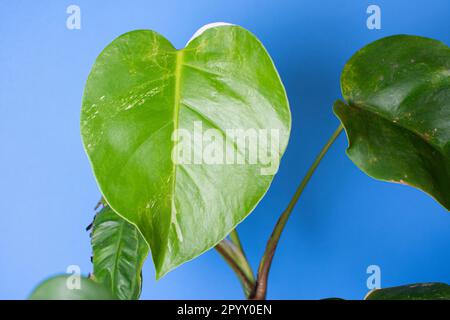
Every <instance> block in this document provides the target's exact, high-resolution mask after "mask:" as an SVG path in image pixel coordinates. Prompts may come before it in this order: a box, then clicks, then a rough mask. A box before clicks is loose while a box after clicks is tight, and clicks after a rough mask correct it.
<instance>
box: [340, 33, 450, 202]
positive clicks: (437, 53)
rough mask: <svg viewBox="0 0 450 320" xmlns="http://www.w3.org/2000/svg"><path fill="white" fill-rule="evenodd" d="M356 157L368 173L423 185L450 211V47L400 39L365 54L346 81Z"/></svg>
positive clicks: (345, 119)
mask: <svg viewBox="0 0 450 320" xmlns="http://www.w3.org/2000/svg"><path fill="white" fill-rule="evenodd" d="M341 87H342V93H343V96H344V98H345V100H346V101H347V104H345V103H343V102H341V101H337V102H336V104H335V105H334V111H335V113H336V115H337V116H338V117H339V119H340V120H341V121H342V123H343V125H344V127H345V130H346V133H347V137H348V140H349V147H348V149H347V154H348V156H349V157H350V159H351V160H352V161H353V162H354V163H355V164H356V165H357V166H358V167H359V168H360V169H362V170H363V171H364V172H365V173H367V174H368V175H370V176H372V177H374V178H377V179H380V180H386V181H391V182H397V183H402V184H407V185H411V186H414V187H417V188H419V189H421V190H423V191H425V192H426V193H428V194H430V195H431V196H433V197H434V198H435V199H436V200H437V201H438V202H439V203H441V204H442V205H443V206H444V207H445V208H447V210H449V209H450V48H449V47H447V46H446V45H445V44H443V43H441V42H439V41H436V40H432V39H427V38H422V37H416V36H406V35H399V36H392V37H388V38H384V39H381V40H378V41H376V42H374V43H372V44H369V45H368V46H366V47H364V48H363V49H361V50H360V51H359V52H357V53H356V54H355V55H354V56H353V57H352V58H351V59H350V60H349V62H348V63H347V64H346V66H345V68H344V71H343V73H342V78H341Z"/></svg>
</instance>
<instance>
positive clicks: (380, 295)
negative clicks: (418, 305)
mask: <svg viewBox="0 0 450 320" xmlns="http://www.w3.org/2000/svg"><path fill="white" fill-rule="evenodd" d="M365 300H450V286H449V285H447V284H445V283H417V284H411V285H406V286H399V287H392V288H386V289H377V290H373V291H371V292H369V294H368V295H367V296H366V297H365Z"/></svg>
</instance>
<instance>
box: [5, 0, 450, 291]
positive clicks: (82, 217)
mask: <svg viewBox="0 0 450 320" xmlns="http://www.w3.org/2000/svg"><path fill="white" fill-rule="evenodd" d="M70 4H77V5H79V6H80V7H81V19H82V29H81V30H68V29H67V28H66V25H65V23H66V18H67V14H66V8H67V6H68V5H70ZM369 4H378V5H379V6H380V7H381V10H382V29H381V30H368V29H367V27H366V19H367V17H368V15H367V14H366V8H367V6H368V5H369ZM449 18H450V2H449V1H446V0H442V1H439V0H433V1H411V0H409V1H399V0H397V1H375V0H374V1H370V2H368V1H360V0H358V1H356V0H354V1H334V0H333V1H331V0H330V1H317V0H310V1H275V0H271V1H262V0H257V1H253V0H251V1H248V0H247V1H243V0H239V1H230V0H227V1H217V0H215V1H213V0H204V1H167V0H164V1H145V0H142V1H131V0H127V1H87V0H86V1H81V0H78V1H74V2H68V1H39V2H38V1H35V2H31V1H8V2H7V1H2V2H1V4H0V111H1V113H0V168H1V169H0V172H1V175H0V298H6V299H13V298H17V299H22V298H26V297H27V295H28V294H29V293H30V292H31V290H32V289H33V287H34V286H35V285H36V284H37V283H39V282H40V281H41V280H42V279H44V278H46V277H48V276H50V275H52V274H55V273H62V272H65V270H66V268H67V266H69V265H72V264H77V265H79V266H80V267H81V270H82V272H83V273H84V274H87V273H88V272H89V271H90V270H91V263H90V260H89V258H90V254H91V249H90V244H89V236H88V233H87V232H86V231H85V230H84V229H85V227H86V226H87V225H88V224H89V223H90V222H91V220H92V218H93V215H94V211H93V207H94V205H95V203H96V202H97V201H98V199H99V198H100V194H99V191H98V189H97V186H96V184H95V181H94V178H93V176H92V173H91V170H90V167H89V163H88V160H87V158H86V156H85V154H84V151H83V148H82V145H81V139H80V134H79V113H80V104H81V97H82V92H83V87H84V83H85V80H86V78H87V76H88V73H89V70H90V68H91V66H92V64H93V62H94V60H95V58H96V56H97V55H98V54H99V53H100V52H101V50H102V49H103V48H104V47H105V46H106V45H107V44H108V43H109V42H111V41H112V40H113V39H114V38H115V37H117V36H118V35H120V34H122V33H124V32H127V31H130V30H133V29H142V28H145V29H154V30H157V31H158V32H160V33H161V34H163V35H165V36H166V37H167V38H168V39H170V40H171V41H172V43H174V45H175V46H177V47H182V46H184V44H185V43H186V41H187V40H188V39H189V38H190V36H191V35H192V34H193V33H194V32H195V31H196V30H197V29H198V28H199V27H201V26H202V25H204V24H206V23H209V22H215V21H227V22H231V23H235V24H239V25H241V26H243V27H245V28H247V29H249V30H250V31H252V32H253V33H254V34H256V35H257V36H258V37H259V38H260V39H261V41H262V42H263V43H264V45H265V46H266V48H267V49H268V51H269V52H270V54H271V56H272V58H273V60H274V61H275V64H276V66H277V68H278V70H279V72H280V74H281V77H282V79H283V81H284V84H285V86H286V90H287V92H288V95H289V99H290V103H291V108H292V115H293V129H292V134H291V140H290V144H289V147H288V149H287V152H286V154H285V156H284V158H283V161H282V165H281V169H280V171H279V174H278V175H277V176H276V178H275V180H274V183H273V185H272V187H271V189H270V191H269V192H268V194H267V195H266V197H265V198H264V199H263V200H262V202H261V203H260V205H259V206H258V208H257V209H256V210H255V211H254V212H253V213H252V214H251V215H250V216H249V218H248V219H246V220H245V221H244V222H243V223H242V224H241V225H240V226H239V228H238V230H239V232H240V234H241V237H242V241H243V242H244V245H245V248H246V250H247V253H248V256H249V259H250V261H251V263H252V265H253V266H255V267H256V266H257V264H258V261H259V258H260V256H261V254H262V252H263V249H264V246H265V243H266V240H267V239H268V236H269V234H270V233H271V231H272V228H273V225H274V223H275V221H276V219H277V217H278V215H279V214H280V212H281V211H282V210H283V209H284V208H285V206H286V205H287V203H288V201H289V199H290V197H291V196H292V194H293V193H294V191H295V188H296V186H297V184H298V183H299V181H300V179H301V178H302V177H303V175H304V174H305V172H306V171H307V169H308V167H309V165H310V164H311V163H312V161H313V159H314V157H315V156H316V154H317V153H318V152H319V150H320V149H321V147H322V146H323V144H324V143H325V142H326V141H327V140H328V137H329V136H330V135H331V133H332V132H333V131H334V130H335V128H336V127H337V125H338V121H337V119H336V118H335V116H334V115H333V114H332V112H331V107H332V104H333V102H334V100H335V99H337V98H340V96H341V94H340V87H339V76H340V73H341V70H342V68H343V66H344V64H345V62H346V60H347V59H348V58H350V57H351V55H352V54H353V53H354V52H355V51H356V50H358V49H359V48H361V47H362V46H364V45H365V44H367V43H369V42H371V41H373V40H375V39H378V38H381V37H384V36H387V35H391V34H398V33H408V34H417V35H423V36H428V37H433V38H436V39H439V40H442V41H444V42H446V43H448V44H450V29H449V28H448V21H449ZM346 145H347V142H346V139H345V136H344V135H341V136H340V137H339V139H338V141H337V142H336V143H335V145H333V147H332V149H331V150H330V152H329V153H328V154H327V156H326V157H325V159H324V161H323V162H322V164H321V165H320V167H319V169H318V171H317V172H316V174H315V175H314V177H313V179H312V181H311V182H310V184H309V185H308V187H307V189H306V190H305V193H304V194H303V196H302V198H301V200H300V203H299V205H298V206H297V207H296V209H295V211H294V213H293V215H292V217H291V219H290V221H289V223H288V226H287V228H286V229H285V233H284V234H283V236H282V238H281V244H280V247H279V249H278V251H277V253H276V256H275V260H274V264H273V269H272V272H271V276H270V283H269V295H268V297H269V298H274V299H297V298H300V299H303V298H309V299H318V298H325V297H330V296H338V297H343V298H347V299H359V298H362V297H363V296H364V295H365V294H366V293H367V291H368V289H367V287H366V279H367V277H368V275H367V274H366V268H367V267H368V266H369V265H372V264H375V265H379V266H380V267H381V272H382V280H381V284H382V286H383V287H387V286H394V285H401V284H406V283H412V282H425V281H442V282H450V271H449V268H448V265H449V264H450V254H449V252H448V245H449V244H450V232H449V230H450V216H449V215H448V213H447V212H446V211H445V210H444V209H443V208H442V207H440V206H439V205H438V204H437V203H435V202H434V201H433V200H432V199H431V198H430V197H428V196H426V195H425V194H423V193H422V192H420V191H418V190H415V189H412V188H409V187H405V186H400V185H393V184H388V183H384V182H379V181H376V180H373V179H371V178H369V177H368V176H366V175H364V174H363V173H362V172H361V171H359V169H357V168H356V167H355V166H354V165H353V164H352V163H351V162H350V160H349V159H348V158H347V157H346V155H345V152H344V150H345V148H346ZM242 297H243V295H242V293H241V288H240V285H239V283H238V281H237V280H236V279H235V277H234V274H233V273H232V272H231V271H230V269H229V268H228V266H227V265H226V264H225V263H224V262H223V261H222V260H221V258H220V257H219V256H218V254H217V253H216V252H214V250H211V251H209V252H208V253H206V254H204V255H203V256H201V257H200V258H198V259H196V260H194V261H192V262H189V263H186V264H185V265H183V266H181V267H180V268H178V269H176V270H175V271H173V272H171V273H170V274H168V275H167V276H166V277H164V278H163V279H162V280H160V281H158V282H156V281H155V280H154V269H153V266H152V263H151V261H150V260H148V261H147V263H146V265H145V268H144V289H143V293H142V298H145V299H153V298H191V299H196V298H206V299H213V298H225V299H227V298H242Z"/></svg>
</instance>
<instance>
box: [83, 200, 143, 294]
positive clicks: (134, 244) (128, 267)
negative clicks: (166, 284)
mask: <svg viewBox="0 0 450 320" xmlns="http://www.w3.org/2000/svg"><path fill="white" fill-rule="evenodd" d="M91 237H92V239H91V242H92V250H93V253H92V263H93V265H94V277H95V280H96V281H97V282H100V283H102V284H103V285H104V286H106V287H107V288H109V289H110V290H111V292H112V293H113V294H114V295H115V296H116V297H118V298H119V299H121V300H132V299H138V298H139V295H140V293H141V284H142V279H141V271H142V265H143V264H144V261H145V259H146V258H147V255H148V245H147V243H146V242H145V240H144V238H143V237H142V235H141V234H140V233H139V231H138V230H137V228H136V227H135V226H134V225H132V224H131V223H129V222H127V221H125V220H124V219H123V218H122V217H120V216H119V215H118V214H116V213H115V212H114V211H112V210H111V208H109V207H105V208H103V209H102V210H101V211H100V212H99V213H98V214H97V215H96V217H95V220H94V224H93V227H92V234H91Z"/></svg>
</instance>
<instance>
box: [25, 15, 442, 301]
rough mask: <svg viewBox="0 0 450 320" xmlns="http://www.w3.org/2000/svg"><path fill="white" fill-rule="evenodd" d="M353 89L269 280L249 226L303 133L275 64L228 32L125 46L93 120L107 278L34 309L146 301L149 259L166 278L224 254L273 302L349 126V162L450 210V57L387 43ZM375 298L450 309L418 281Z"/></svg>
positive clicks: (351, 68) (51, 288) (86, 112)
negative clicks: (63, 303) (250, 242)
mask: <svg viewBox="0 0 450 320" xmlns="http://www.w3.org/2000/svg"><path fill="white" fill-rule="evenodd" d="M341 87H342V94H343V98H344V101H340V100H339V101H337V102H336V103H335V105H334V112H335V114H336V115H337V117H338V118H339V119H340V121H341V123H342V124H341V125H339V127H338V128H337V130H336V131H335V132H334V134H333V135H332V136H331V138H330V140H329V141H328V142H327V143H326V145H325V146H324V147H323V149H322V151H321V152H320V154H319V155H318V157H317V159H316V160H315V162H314V163H313V164H312V166H311V168H310V169H309V171H308V172H307V174H306V176H305V178H304V179H303V181H302V182H301V183H300V185H299V187H298V189H297V191H296V192H295V194H294V196H293V198H292V200H291V202H290V203H289V204H288V206H287V208H286V210H285V211H284V212H283V213H282V214H281V216H280V218H279V220H278V222H277V224H276V226H275V228H274V230H273V233H272V235H271V237H270V239H269V241H268V243H267V246H266V250H265V252H264V255H263V257H262V259H261V262H260V266H259V269H258V272H257V275H256V277H255V275H254V273H253V271H252V269H251V267H250V265H249V263H248V261H247V259H246V256H245V253H244V250H243V247H242V245H241V242H240V240H239V236H238V234H237V232H236V230H235V228H236V226H237V225H238V224H239V223H240V222H242V221H243V220H244V219H245V218H246V217H247V216H248V215H249V214H250V213H251V212H252V210H253V209H254V208H255V207H256V206H257V204H258V202H259V201H260V200H261V199H262V198H263V197H264V195H265V193H266V192H267V190H268V188H269V187H270V184H271V182H272V179H273V178H274V175H275V173H276V171H277V168H278V165H279V161H280V158H281V156H282V155H283V153H284V150H285V149H286V146H287V144H288V140H289V134H290V128H291V115H290V109H289V103H288V99H287V96H286V92H285V89H284V87H283V84H282V82H281V79H280V77H279V75H278V73H277V70H276V68H275V66H274V64H273V62H272V60H271V58H270V56H269V54H268V53H267V51H266V50H265V48H264V47H263V45H262V44H261V42H260V41H259V40H258V39H257V38H256V37H255V36H254V35H253V34H251V33H250V32H249V31H247V30H245V29H243V28H241V27H239V26H235V25H228V24H213V25H208V26H205V27H204V28H202V29H200V30H199V32H197V33H196V34H195V35H194V36H193V38H192V39H191V40H190V41H189V42H188V43H187V45H186V46H185V47H184V48H182V49H179V50H177V49H176V48H175V47H174V46H173V45H172V44H171V43H170V42H169V41H168V40H167V39H165V38H164V37H163V36H161V35H160V34H158V33H156V32H154V31H148V30H139V31H133V32H129V33H126V34H124V35H122V36H120V37H118V38H117V39H115V40H114V41H113V42H112V43H111V44H110V45H108V46H107V47H106V48H105V49H104V51H103V52H102V53H101V54H100V56H99V57H98V58H97V60H96V62H95V64H94V66H93V67H92V70H91V73H90V75H89V78H88V80H87V83H86V87H85V92H84V98H83V106H82V112H81V133H82V138H83V144H84V146H85V150H86V153H87V155H88V158H89V160H90V163H91V166H92V169H93V172H94V176H95V178H96V180H97V183H98V186H99V188H100V191H101V193H102V200H101V203H100V204H101V206H102V209H101V210H100V211H99V212H98V213H97V215H96V217H95V219H94V222H93V224H92V228H91V239H92V248H93V257H92V261H93V273H92V274H91V275H90V277H89V279H87V278H85V279H83V281H84V282H86V283H88V285H85V286H84V287H83V288H82V292H81V293H80V292H74V293H71V292H72V291H70V290H68V289H66V286H65V280H67V279H66V278H64V277H61V276H60V277H58V278H53V279H50V280H48V281H47V282H44V283H43V284H42V285H41V286H39V287H38V288H37V289H36V291H35V292H34V293H33V294H32V296H31V298H38V299H45V298H75V299H82V298H86V299H89V298H92V297H95V298H105V299H108V298H117V299H138V298H139V295H140V291H141V283H142V278H141V270H142V266H143V264H144V261H145V259H146V258H147V256H148V254H149V252H150V253H151V257H152V260H153V264H154V267H155V270H156V276H157V278H158V279H159V278H161V277H163V276H164V275H165V274H166V273H167V272H170V271H171V270H172V269H174V268H176V267H178V266H180V265H181V264H183V263H185V262H187V261H189V260H191V259H194V258H195V257H197V256H199V255H201V254H202V253H204V252H205V251H207V250H209V249H211V248H215V249H216V250H217V251H218V252H219V253H220V254H221V255H222V256H223V258H224V259H225V260H226V261H227V263H228V264H229V265H230V267H231V268H232V269H233V270H234V272H235V273H236V275H237V277H238V279H239V280H240V282H241V284H242V287H243V290H244V293H245V296H246V297H247V298H250V299H265V298H266V293H267V282H268V276H269V270H270V266H271V263H272V258H273V256H274V253H275V250H276V247H277V244H278V241H279V238H280V235H281V233H282V231H283V229H284V227H285V225H286V222H287V220H288V218H289V216H290V214H291V213H292V211H293V208H294V207H295V205H296V203H297V201H298V199H299V197H300V195H301V193H302V192H303V190H304V188H305V186H306V185H307V183H308V181H309V180H310V178H311V176H312V174H313V173H314V171H315V169H316V168H317V166H318V165H319V163H320V161H321V159H322V158H323V157H324V155H325V154H326V152H327V150H328V149H329V148H330V146H331V145H332V144H333V142H334V141H335V139H336V138H337V137H338V136H339V134H340V133H341V132H342V130H343V129H345V131H346V134H347V137H348V141H349V147H348V149H347V154H348V156H349V158H350V159H351V160H352V161H353V162H354V163H355V164H356V165H357V166H358V167H359V168H360V169H361V170H362V171H364V172H365V173H366V174H367V175H369V176H371V177H373V178H376V179H380V180H385V181H391V182H396V183H402V184H407V185H410V186H413V187H416V188H419V189H421V190H423V191H424V192H426V193H428V194H429V195H431V196H432V197H433V198H435V199H436V200H437V201H438V202H439V203H440V204H441V205H442V206H443V207H444V208H445V209H446V210H449V209H450V49H449V48H448V47H447V46H446V45H445V44H443V43H441V42H438V41H435V40H432V39H427V38H422V37H416V36H405V35H401V36H392V37H388V38H384V39H381V40H378V41H376V42H374V43H372V44H370V45H368V46H366V47H365V48H363V49H361V50H360V51H359V52H357V53H356V54H355V55H354V56H353V57H352V58H351V59H350V61H349V62H348V63H347V64H346V66H345V68H344V71H343V73H342V78H341ZM255 138H257V141H258V144H257V145H256V147H259V148H258V149H259V150H256V147H255V145H254V144H252V141H254V139H255ZM267 145H269V146H268V147H267ZM262 146H263V147H264V146H266V148H262V149H263V150H262V151H263V152H261V147H262ZM255 152H256V156H253V155H254V154H255ZM105 290H106V291H105ZM75 291H76V290H75ZM366 298H367V299H427V298H433V299H438V298H443V299H446V298H450V289H449V286H447V285H445V284H440V283H430V284H417V285H410V286H404V287H398V288H390V289H381V290H376V291H374V292H371V293H370V294H369V295H368V296H367V297H366Z"/></svg>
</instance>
